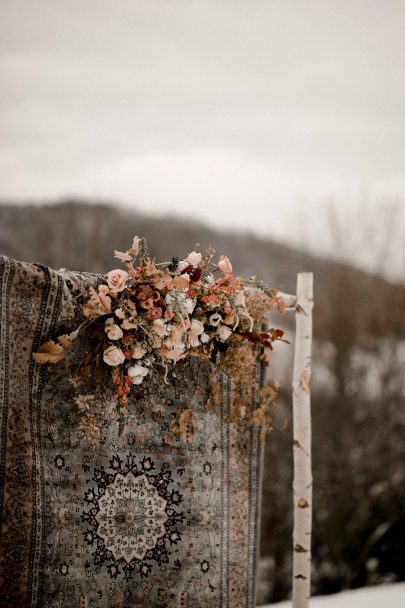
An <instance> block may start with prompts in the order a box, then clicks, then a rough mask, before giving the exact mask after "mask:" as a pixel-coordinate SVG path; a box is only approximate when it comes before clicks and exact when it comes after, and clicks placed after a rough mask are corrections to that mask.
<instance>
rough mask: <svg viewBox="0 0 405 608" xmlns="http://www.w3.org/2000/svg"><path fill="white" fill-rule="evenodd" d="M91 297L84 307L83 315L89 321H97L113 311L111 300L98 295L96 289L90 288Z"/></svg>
mask: <svg viewBox="0 0 405 608" xmlns="http://www.w3.org/2000/svg"><path fill="white" fill-rule="evenodd" d="M89 294H90V297H89V299H88V300H87V302H86V304H85V305H84V306H83V315H84V316H85V317H87V318H88V319H95V318H96V317H99V316H100V315H105V314H106V313H108V312H110V311H111V298H110V297H109V296H102V295H101V294H99V293H97V291H96V290H95V289H94V287H90V290H89Z"/></svg>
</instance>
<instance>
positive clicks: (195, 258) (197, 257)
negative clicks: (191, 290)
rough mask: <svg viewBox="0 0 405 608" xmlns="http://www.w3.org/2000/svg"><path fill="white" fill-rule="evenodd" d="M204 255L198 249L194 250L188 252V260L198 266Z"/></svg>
mask: <svg viewBox="0 0 405 608" xmlns="http://www.w3.org/2000/svg"><path fill="white" fill-rule="evenodd" d="M201 259H202V255H201V253H197V251H192V252H191V253H189V254H188V256H187V258H186V261H187V262H188V263H189V264H191V265H192V266H194V267H196V266H198V265H199V264H201Z"/></svg>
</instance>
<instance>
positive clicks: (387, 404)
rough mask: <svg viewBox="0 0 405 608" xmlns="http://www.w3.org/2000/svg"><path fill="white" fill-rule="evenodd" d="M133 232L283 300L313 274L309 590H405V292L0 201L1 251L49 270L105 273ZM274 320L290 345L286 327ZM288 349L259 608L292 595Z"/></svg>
mask: <svg viewBox="0 0 405 608" xmlns="http://www.w3.org/2000/svg"><path fill="white" fill-rule="evenodd" d="M353 229H355V228H353ZM134 234H138V235H140V236H144V237H145V238H146V239H147V241H148V245H149V250H150V252H151V254H152V255H153V256H154V257H156V259H157V260H158V261H165V260H168V259H170V258H171V257H172V256H177V255H178V256H180V257H182V256H185V255H186V254H187V253H188V252H189V251H190V250H191V249H192V248H193V247H194V245H195V244H196V243H197V242H198V243H200V246H201V248H202V249H204V248H206V247H207V246H208V245H213V246H214V247H215V249H216V251H217V253H218V255H220V254H225V255H227V256H229V258H230V259H231V261H232V263H233V266H234V271H235V272H236V273H237V274H240V275H242V276H244V277H249V276H251V275H252V274H255V275H257V277H258V278H259V279H262V280H264V281H265V282H267V283H268V284H269V285H271V286H272V287H275V288H277V289H281V290H283V291H287V292H291V293H293V292H294V291H295V281H296V274H297V272H300V271H313V272H314V275H315V309H314V333H315V341H314V369H313V389H312V411H313V467H314V535H313V592H314V593H332V592H335V591H339V590H341V589H344V588H350V587H359V586H363V585H370V584H378V583H381V582H384V581H396V580H405V516H404V510H403V505H404V504H405V472H404V468H403V462H404V458H405V442H404V439H403V437H404V424H405V408H404V405H405V378H404V374H403V369H404V365H405V315H404V310H405V285H404V284H400V283H394V282H391V281H388V280H386V279H384V277H382V276H379V275H373V274H370V273H366V272H362V271H361V270H359V269H356V268H354V267H352V266H350V265H348V264H341V263H336V262H333V261H331V260H326V259H321V258H318V257H316V256H314V255H310V254H308V253H306V252H305V251H301V250H298V249H295V248H293V247H289V246H286V245H284V244H282V243H280V242H276V241H274V240H271V239H264V238H259V237H256V236H254V235H253V234H248V233H236V232H235V233H231V232H219V231H218V232H217V231H215V230H213V229H210V228H207V227H206V226H204V225H202V224H200V223H198V222H190V221H183V220H180V219H178V218H175V217H172V216H167V217H152V216H147V215H144V214H141V213H138V212H136V211H129V210H124V209H120V208H118V207H115V206H113V205H112V204H111V205H107V204H95V203H94V204H85V203H84V202H81V201H65V202H62V203H60V204H53V205H50V204H49V205H44V206H38V205H35V206H32V205H28V204H27V205H20V204H19V205H7V204H6V203H3V204H2V205H0V254H5V255H9V256H11V257H14V258H16V259H20V260H25V261H29V262H40V263H42V264H46V265H49V266H51V267H53V268H61V267H64V268H70V269H72V270H82V271H91V272H102V273H104V272H107V271H108V270H110V269H112V268H113V267H115V266H116V264H115V261H114V258H113V255H112V253H113V250H114V249H119V250H125V249H126V248H127V246H128V245H129V244H130V243H131V241H132V237H133V236H134ZM272 323H274V325H279V324H282V325H283V326H284V327H285V328H286V331H287V336H288V337H289V339H290V340H291V341H293V330H294V328H293V324H292V317H288V316H287V315H286V317H284V318H282V319H279V318H278V317H273V318H272ZM282 346H283V347H284V345H279V346H278V350H277V351H275V353H274V356H273V359H274V375H275V377H276V379H277V380H280V381H281V383H282V385H283V389H282V393H281V397H280V399H279V401H278V403H277V404H276V406H275V408H274V412H273V420H274V426H275V430H274V431H273V432H272V433H271V435H270V438H269V439H268V441H267V445H266V454H265V468H264V486H263V508H262V526H261V530H262V537H261V556H262V558H261V566H260V585H259V601H260V602H262V603H264V602H269V601H278V600H281V599H284V598H286V597H288V594H289V592H290V588H291V582H290V578H291V566H292V563H291V530H292V491H291V485H292V429H291V421H292V415H291V394H290V387H289V382H290V376H291V366H292V354H293V351H292V346H291V347H284V351H283V352H279V351H280V350H281V347H282ZM278 359H279V360H278Z"/></svg>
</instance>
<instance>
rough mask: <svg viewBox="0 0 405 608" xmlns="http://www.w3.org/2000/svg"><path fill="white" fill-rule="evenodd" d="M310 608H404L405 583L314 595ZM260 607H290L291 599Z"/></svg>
mask: <svg viewBox="0 0 405 608" xmlns="http://www.w3.org/2000/svg"><path fill="white" fill-rule="evenodd" d="M310 606H311V608H312V607H313V608H405V583H397V584H393V585H380V586H378V587H367V588H363V589H355V590H353V591H342V593H336V594H334V595H323V596H318V597H314V598H312V599H311V601H310ZM262 608H291V601H288V602H279V603H277V604H268V605H267V606H263V607H262Z"/></svg>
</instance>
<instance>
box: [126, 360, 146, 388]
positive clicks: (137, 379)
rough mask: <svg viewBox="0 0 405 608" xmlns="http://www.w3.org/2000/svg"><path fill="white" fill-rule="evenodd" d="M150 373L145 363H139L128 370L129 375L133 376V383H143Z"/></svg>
mask: <svg viewBox="0 0 405 608" xmlns="http://www.w3.org/2000/svg"><path fill="white" fill-rule="evenodd" d="M148 373H149V370H148V368H147V367H143V365H140V364H139V363H137V364H136V365H134V366H132V367H129V368H128V370H127V374H128V376H130V377H131V378H132V384H142V382H143V379H144V378H145V376H147V375H148Z"/></svg>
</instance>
